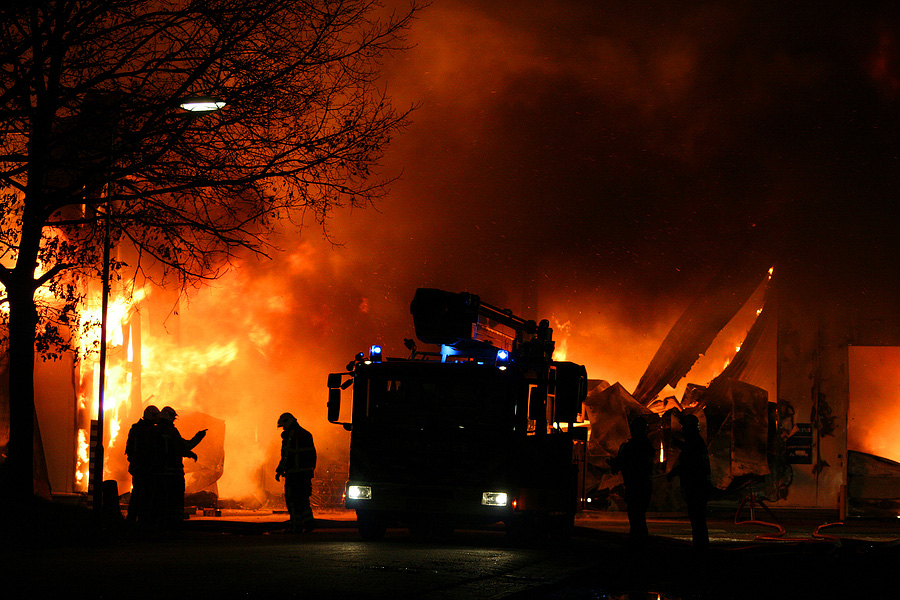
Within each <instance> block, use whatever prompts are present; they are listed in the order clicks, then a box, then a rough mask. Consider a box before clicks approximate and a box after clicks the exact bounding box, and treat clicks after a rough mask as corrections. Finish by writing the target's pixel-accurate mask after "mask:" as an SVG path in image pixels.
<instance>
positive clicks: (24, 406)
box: [4, 285, 36, 500]
mask: <svg viewBox="0 0 900 600" xmlns="http://www.w3.org/2000/svg"><path fill="white" fill-rule="evenodd" d="M21 287H25V288H28V289H26V290H24V292H23V291H22V290H15V289H8V290H7V292H8V294H9V446H8V452H9V455H8V458H7V473H6V482H5V487H6V490H5V492H4V495H5V496H6V497H7V498H10V499H19V500H24V499H30V498H31V497H32V496H33V494H34V327H35V317H36V313H35V305H34V296H33V293H32V292H31V290H30V286H27V285H26V286H21Z"/></svg>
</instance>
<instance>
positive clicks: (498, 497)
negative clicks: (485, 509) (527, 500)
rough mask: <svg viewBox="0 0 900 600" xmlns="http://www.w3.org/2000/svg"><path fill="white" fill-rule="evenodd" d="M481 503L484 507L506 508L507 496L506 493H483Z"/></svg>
mask: <svg viewBox="0 0 900 600" xmlns="http://www.w3.org/2000/svg"><path fill="white" fill-rule="evenodd" d="M481 503H482V504H483V505H484V506H506V505H507V504H509V496H508V495H507V493H506V492H484V493H483V494H481Z"/></svg>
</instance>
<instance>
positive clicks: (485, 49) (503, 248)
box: [182, 0, 900, 435]
mask: <svg viewBox="0 0 900 600" xmlns="http://www.w3.org/2000/svg"><path fill="white" fill-rule="evenodd" d="M397 2H398V5H400V6H402V5H404V3H403V0H397ZM782 4H784V5H786V6H782ZM898 24H900V9H898V8H896V7H895V5H894V4H893V3H888V2H883V3H880V4H879V3H866V2H863V3H852V4H851V3H847V5H846V6H840V7H839V6H838V5H834V6H832V5H830V4H827V3H811V2H810V3H806V2H790V3H771V5H770V4H766V3H763V4H761V3H755V2H672V1H666V2H640V3H622V2H598V1H587V0H585V1H568V2H552V3H551V2H539V1H536V0H516V1H515V2H513V1H498V0H489V1H488V0H480V1H476V0H435V2H434V3H433V4H432V5H431V6H430V7H427V8H426V9H424V10H423V11H422V13H421V14H420V15H419V18H418V19H417V20H416V21H415V22H414V23H413V26H412V29H411V31H410V34H409V39H408V41H409V43H410V45H411V46H412V47H411V48H410V49H409V50H407V51H405V52H402V53H398V54H397V55H396V56H394V57H392V58H390V59H388V60H386V61H385V64H384V78H383V84H384V86H385V87H386V89H387V92H388V94H389V95H390V96H391V97H392V98H393V101H394V103H395V104H396V106H397V107H398V108H400V109H403V108H406V107H408V106H411V105H416V106H417V108H416V110H415V111H414V112H413V114H412V117H411V120H412V122H411V124H410V126H409V127H408V128H407V129H406V130H404V131H403V132H401V133H399V134H398V135H397V136H396V137H395V139H394V141H393V143H392V145H391V146H390V148H389V150H388V152H387V154H386V155H385V157H384V160H383V164H382V167H381V169H380V172H381V174H382V176H384V177H387V178H389V177H399V179H398V180H397V181H396V182H394V183H393V184H392V186H391V192H390V194H389V195H388V196H387V197H386V198H385V199H384V200H383V201H382V202H381V203H379V204H378V205H377V206H375V207H372V208H369V209H365V210H353V211H350V210H339V211H336V212H335V213H334V214H333V216H332V218H331V219H330V220H329V222H328V231H329V234H330V238H331V240H332V241H334V242H337V243H338V244H339V245H338V246H331V245H330V243H329V242H327V241H325V240H324V239H323V235H322V233H321V229H320V228H317V226H316V225H315V223H314V222H312V219H311V220H310V223H309V224H308V226H307V228H306V229H304V231H303V233H302V234H301V235H298V234H297V232H296V231H289V230H285V231H283V232H282V235H281V237H280V238H279V242H278V243H279V244H280V245H281V246H282V247H283V248H284V252H282V253H278V254H276V255H274V257H273V260H271V261H269V260H257V259H246V260H245V261H242V262H240V268H239V269H238V270H236V271H235V272H234V273H232V274H231V275H229V276H228V277H226V278H225V279H223V280H222V281H221V282H219V283H218V284H216V285H215V286H214V287H213V288H211V289H208V290H205V291H203V292H201V293H199V294H197V295H196V296H195V298H194V300H193V302H192V303H191V305H190V306H188V307H186V308H185V309H184V310H183V311H182V321H183V327H184V328H185V329H186V330H195V331H194V333H193V334H192V337H191V338H189V339H193V340H195V341H196V342H197V343H201V342H202V341H203V340H204V339H206V338H209V339H216V338H221V336H222V335H223V332H227V333H228V335H229V336H233V335H237V336H238V337H240V338H241V339H242V340H243V341H242V344H243V346H242V347H243V348H245V349H246V354H244V356H243V358H242V359H241V361H242V364H244V365H245V366H246V367H247V368H248V369H250V370H251V372H254V373H257V374H259V373H265V374H266V375H265V376H264V377H258V378H257V379H258V380H259V382H258V383H256V384H251V385H250V386H249V387H251V388H253V387H254V386H255V388H258V389H252V390H249V391H247V394H249V395H254V394H256V395H258V396H260V397H265V398H266V399H267V402H269V401H270V400H271V399H272V398H274V399H275V400H274V401H271V404H272V406H271V408H269V404H266V409H267V411H268V412H266V413H265V416H264V417H260V420H259V423H262V424H263V425H261V426H265V427H266V430H267V431H268V426H267V425H266V423H267V421H266V419H267V418H268V416H270V415H269V413H275V414H277V413H278V412H280V410H278V407H279V406H284V405H285V404H286V403H289V402H299V401H300V400H299V398H304V399H306V400H308V402H309V403H310V404H309V406H310V407H311V408H310V409H309V411H308V412H309V413H310V414H311V415H312V416H311V417H310V418H311V419H315V420H320V419H321V420H324V399H325V395H326V392H325V386H324V381H325V375H326V374H327V373H328V372H329V371H338V370H341V369H342V368H343V366H344V365H345V364H346V362H347V361H348V360H349V359H350V358H351V357H352V355H353V354H354V353H355V352H357V351H361V350H364V349H366V348H368V346H369V344H371V343H374V342H379V343H382V344H384V346H385V351H386V353H387V354H389V355H405V352H406V351H405V349H404V348H403V344H402V340H403V338H404V337H413V329H412V321H411V318H410V315H409V302H410V300H411V299H412V296H413V294H414V292H415V289H416V288H417V287H438V288H443V289H447V290H451V291H469V292H472V293H476V294H479V295H480V296H481V297H482V298H483V299H484V300H485V301H487V302H489V303H491V304H494V305H498V306H501V307H508V308H510V309H512V310H513V311H514V312H516V313H517V314H520V316H523V317H525V318H535V319H541V318H548V319H551V325H552V326H553V327H554V329H555V337H556V339H557V340H558V346H559V345H563V344H565V345H566V347H567V358H568V359H569V360H575V361H577V362H583V363H585V364H586V366H587V367H588V374H589V376H590V377H592V378H598V379H607V380H609V381H621V382H622V383H623V385H625V387H626V388H627V389H633V387H634V385H635V384H636V382H637V379H638V378H639V377H640V375H641V373H642V372H643V368H644V367H645V366H646V365H647V363H648V362H649V361H650V359H651V358H652V356H653V354H654V352H655V351H656V349H657V347H658V345H659V342H660V341H661V340H662V338H663V337H664V336H665V334H666V333H667V331H668V329H669V327H671V325H672V323H673V322H674V321H675V319H677V318H678V316H679V314H680V312H681V311H682V310H683V309H684V307H685V306H686V305H687V303H688V302H689V301H690V300H691V298H692V295H693V294H694V293H696V291H697V289H699V288H700V287H701V286H702V285H704V283H706V282H707V281H708V280H709V279H710V278H711V277H712V276H713V275H714V274H715V273H716V272H717V271H718V270H719V269H721V268H722V267H723V265H724V264H725V263H726V262H727V260H728V258H729V256H731V254H732V253H733V252H735V251H736V250H737V249H738V248H740V247H742V246H743V244H744V243H745V242H746V241H747V239H748V236H749V235H750V232H751V231H756V232H760V231H762V232H763V233H764V235H762V236H760V237H761V239H763V240H766V242H765V245H766V247H767V249H769V250H771V251H772V254H773V257H774V258H773V260H775V261H780V262H783V263H785V262H792V261H810V260H811V261H813V262H816V263H817V267H822V266H823V265H825V267H824V268H826V269H828V270H831V269H834V277H835V278H836V279H843V278H845V277H847V276H848V275H852V276H853V277H854V284H853V285H854V287H855V288H857V287H862V288H865V290H866V293H868V294H870V295H876V296H877V295H878V294H879V293H880V289H881V287H882V286H884V287H885V288H891V289H895V288H894V287H891V286H894V284H893V283H892V282H893V279H896V277H895V276H894V277H892V276H891V275H892V274H895V273H896V268H897V266H898V265H897V263H898V259H897V257H898V252H897V249H898V243H897V239H896V238H897V234H896V232H897V231H898V228H897V225H898V220H900V218H898V216H897V213H898V211H897V210H896V209H891V208H890V207H892V206H893V205H895V204H896V197H897V193H896V189H897V176H898V164H897V163H898V160H900V159H898V157H900V123H898V111H900V56H898V53H900V46H898V44H900V25H898ZM886 275H887V276H886ZM857 284H859V285H857ZM211 323H212V324H213V327H210V324H211ZM244 375H245V376H244V378H243V379H242V380H241V382H242V384H243V385H244V386H247V385H248V384H247V382H248V381H251V380H252V379H253V377H252V376H250V377H247V376H246V374H244ZM233 376H235V377H236V376H239V375H233ZM698 383H706V382H705V381H701V382H698ZM286 390H287V391H286ZM248 402H249V401H248ZM276 404H277V405H278V406H275V405H276ZM225 416H227V415H225ZM274 418H275V417H272V419H271V420H272V425H273V430H274ZM324 427H325V428H327V427H332V428H333V426H329V425H327V424H325V425H324ZM332 430H333V429H332ZM314 433H317V432H315V431H314ZM273 435H274V434H273Z"/></svg>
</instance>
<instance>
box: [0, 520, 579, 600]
mask: <svg viewBox="0 0 900 600" xmlns="http://www.w3.org/2000/svg"><path fill="white" fill-rule="evenodd" d="M595 549H596V548H595V544H594V543H592V542H591V540H587V539H580V538H576V539H573V540H571V541H570V542H569V543H565V544H557V545H545V546H540V547H514V546H511V545H510V544H509V542H508V541H507V539H506V536H505V534H504V533H503V532H502V531H499V530H486V531H459V532H456V533H455V534H454V535H453V536H452V537H451V538H449V539H447V540H443V541H437V540H421V539H417V538H413V537H411V536H410V535H409V534H408V533H406V532H405V531H399V530H398V531H391V532H389V533H388V535H387V536H386V538H385V539H384V540H381V541H378V542H365V541H363V540H361V539H360V538H359V536H358V534H357V533H356V531H355V530H354V529H349V528H338V529H322V530H317V531H316V532H314V533H312V534H308V535H301V536H294V535H290V534H275V533H259V532H254V531H248V532H245V533H239V532H235V531H228V532H216V531H214V530H212V529H209V530H201V531H196V530H190V531H186V532H183V533H181V534H178V535H174V534H167V535H161V536H156V537H153V538H150V539H146V538H136V537H132V536H129V535H117V536H104V537H103V538H101V539H95V540H93V541H92V542H90V543H87V544H84V543H63V544H61V543H57V544H53V545H51V546H49V547H48V546H46V545H43V544H34V545H28V546H26V547H20V548H18V549H11V550H8V551H4V552H2V553H0V565H2V567H0V568H2V570H3V571H6V573H5V576H4V577H3V579H4V580H5V581H4V583H5V585H6V586H7V589H17V588H21V589H23V590H28V594H29V595H38V596H39V597H40V596H43V595H48V596H50V595H60V596H61V597H65V598H82V597H83V598H89V597H90V598H122V597H125V598H164V597H165V598H168V597H188V598H213V597H215V598H232V597H242V598H256V597H267V598H283V597H304V598H400V597H402V598H495V597H506V596H509V595H512V594H515V593H518V592H522V591H527V590H529V589H533V588H536V587H542V586H545V585H548V584H552V583H554V582H557V581H559V580H560V579H561V578H564V577H567V576H572V575H575V574H576V573H578V572H579V571H580V570H582V569H583V568H585V567H587V566H589V565H590V564H592V563H593V554H594V551H595Z"/></svg>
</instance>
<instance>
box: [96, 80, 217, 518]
mask: <svg viewBox="0 0 900 600" xmlns="http://www.w3.org/2000/svg"><path fill="white" fill-rule="evenodd" d="M178 105H179V106H180V107H181V108H182V109H184V110H186V111H189V112H193V113H198V114H205V113H211V112H215V111H217V110H220V109H222V108H224V107H225V105H226V103H225V102H224V101H222V100H219V99H218V98H213V97H212V96H192V97H189V98H185V99H183V100H182V101H181V102H179V104H178ZM114 135H115V134H114V133H113V136H114ZM114 155H115V147H114V143H113V144H111V147H110V158H111V159H112V160H115V156H114ZM112 185H113V182H112V178H110V180H109V181H108V183H107V187H106V197H107V202H106V210H105V211H104V216H103V220H104V230H103V275H102V286H103V289H102V291H101V294H102V295H101V299H102V300H101V317H100V374H99V379H100V381H99V385H98V390H97V394H98V399H97V426H96V441H95V442H94V444H93V445H94V452H93V453H92V454H91V456H90V460H91V465H90V467H89V475H88V478H89V481H91V482H92V484H93V486H94V489H93V498H92V500H93V508H94V512H95V513H97V514H100V511H101V509H102V506H103V450H104V449H103V400H104V398H105V395H106V332H107V316H108V313H109V278H110V273H109V259H110V245H111V242H110V206H109V200H108V199H109V198H110V196H112Z"/></svg>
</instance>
